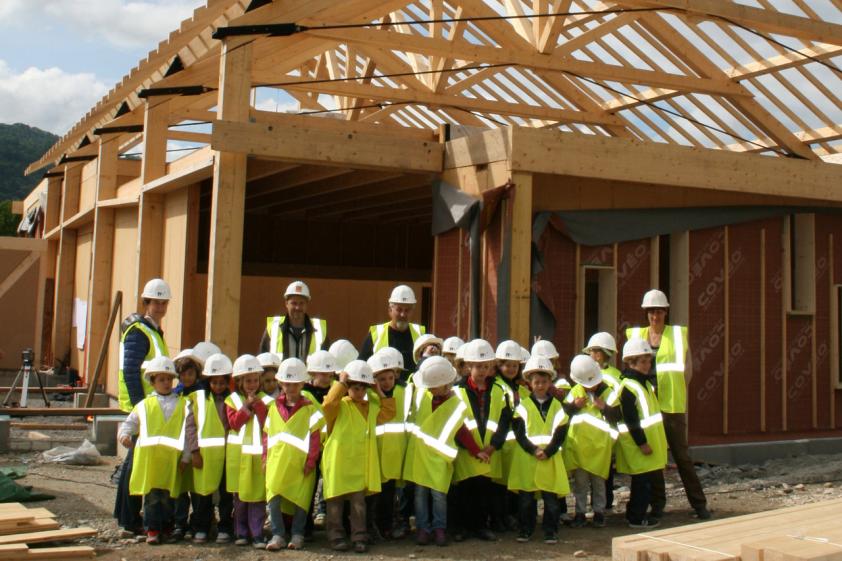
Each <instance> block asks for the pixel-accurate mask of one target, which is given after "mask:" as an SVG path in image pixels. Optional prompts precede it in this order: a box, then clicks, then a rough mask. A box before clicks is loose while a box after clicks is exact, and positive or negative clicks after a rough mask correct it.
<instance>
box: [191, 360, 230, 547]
mask: <svg viewBox="0 0 842 561" xmlns="http://www.w3.org/2000/svg"><path fill="white" fill-rule="evenodd" d="M232 372H233V366H232V365H231V359H229V358H228V357H227V356H225V355H224V354H221V353H216V354H212V355H210V356H209V357H208V358H207V359H206V360H205V365H204V369H203V370H202V377H203V380H202V381H203V382H204V384H205V385H206V386H207V388H208V389H207V390H204V389H203V390H199V391H196V392H193V393H191V394H190V408H191V411H190V415H189V416H188V417H187V435H188V440H189V445H190V450H191V452H193V456H192V457H193V492H192V494H191V502H192V506H193V517H192V525H193V532H194V534H193V542H194V543H205V542H207V541H208V534H209V533H210V527H211V520H212V519H213V518H214V505H213V502H214V501H213V498H214V495H215V494H217V495H218V496H219V500H218V505H217V508H218V509H219V519H218V523H217V536H216V543H228V542H230V541H231V535H232V534H233V519H232V515H233V511H234V497H233V495H232V494H231V493H229V492H228V490H227V489H226V484H225V439H226V435H227V434H228V431H229V430H230V425H229V424H228V415H226V412H225V410H226V405H225V399H226V398H227V397H228V395H229V394H230V393H231V392H230V387H231V373H232ZM197 454H198V456H197Z"/></svg>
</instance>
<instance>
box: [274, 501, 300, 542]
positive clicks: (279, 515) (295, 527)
mask: <svg viewBox="0 0 842 561" xmlns="http://www.w3.org/2000/svg"><path fill="white" fill-rule="evenodd" d="M269 521H270V522H271V523H272V535H273V536H281V537H282V538H285V537H286V527H285V526H284V513H283V512H281V496H280V495H275V496H274V497H272V500H270V501H269ZM306 524H307V511H306V510H304V509H303V508H300V507H295V512H294V513H293V515H292V531H291V534H292V535H293V536H303V535H304V526H305V525H306Z"/></svg>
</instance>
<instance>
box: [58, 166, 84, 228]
mask: <svg viewBox="0 0 842 561" xmlns="http://www.w3.org/2000/svg"><path fill="white" fill-rule="evenodd" d="M81 188H82V165H81V164H68V165H67V167H65V168H64V182H63V183H62V186H61V203H62V204H61V212H60V215H61V221H62V223H64V221H65V220H67V219H68V218H70V217H71V216H73V215H74V214H76V213H77V212H79V191H80V190H81Z"/></svg>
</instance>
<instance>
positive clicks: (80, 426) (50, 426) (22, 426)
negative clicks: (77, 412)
mask: <svg viewBox="0 0 842 561" xmlns="http://www.w3.org/2000/svg"><path fill="white" fill-rule="evenodd" d="M12 428H13V429H18V430H88V429H89V428H91V427H90V425H88V424H85V423H70V424H65V423H62V424H60V425H58V424H55V423H16V422H13V423H12Z"/></svg>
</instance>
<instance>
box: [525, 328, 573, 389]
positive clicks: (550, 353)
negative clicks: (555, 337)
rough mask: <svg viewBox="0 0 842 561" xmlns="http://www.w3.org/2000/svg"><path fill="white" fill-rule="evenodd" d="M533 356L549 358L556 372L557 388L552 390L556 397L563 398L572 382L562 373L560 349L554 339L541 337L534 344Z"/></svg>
mask: <svg viewBox="0 0 842 561" xmlns="http://www.w3.org/2000/svg"><path fill="white" fill-rule="evenodd" d="M532 356H542V357H544V358H546V359H549V361H550V364H552V367H553V369H554V370H555V373H556V380H555V390H551V392H552V394H553V396H554V397H557V398H558V399H561V400H563V399H564V398H565V397H566V396H567V392H569V391H570V382H569V381H568V380H567V379H566V378H565V377H564V375H563V374H562V373H561V362H560V361H559V358H558V351H557V350H556V348H555V345H553V343H552V341H547V340H545V339H540V340H538V341H535V344H534V345H532Z"/></svg>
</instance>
